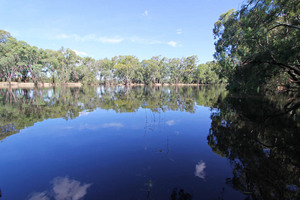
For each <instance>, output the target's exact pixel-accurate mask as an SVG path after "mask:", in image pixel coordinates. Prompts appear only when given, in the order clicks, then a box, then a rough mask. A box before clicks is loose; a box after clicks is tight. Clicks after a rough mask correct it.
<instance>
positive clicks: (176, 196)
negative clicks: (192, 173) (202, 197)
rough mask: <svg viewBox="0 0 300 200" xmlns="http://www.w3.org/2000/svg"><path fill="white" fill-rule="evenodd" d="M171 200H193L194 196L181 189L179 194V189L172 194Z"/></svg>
mask: <svg viewBox="0 0 300 200" xmlns="http://www.w3.org/2000/svg"><path fill="white" fill-rule="evenodd" d="M171 200H192V195H190V194H189V193H187V192H184V190H183V189H180V190H179V192H177V189H174V190H173V192H172V194H171Z"/></svg>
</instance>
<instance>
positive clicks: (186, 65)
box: [181, 55, 198, 83]
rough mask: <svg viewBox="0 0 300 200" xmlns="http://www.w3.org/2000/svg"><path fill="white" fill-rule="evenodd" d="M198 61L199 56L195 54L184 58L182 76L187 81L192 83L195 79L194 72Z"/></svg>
mask: <svg viewBox="0 0 300 200" xmlns="http://www.w3.org/2000/svg"><path fill="white" fill-rule="evenodd" d="M197 63H198V57H197V56H195V55H193V56H189V57H187V58H182V61H181V65H182V76H183V77H182V78H183V81H184V82H185V83H191V82H192V81H193V75H194V74H193V73H194V71H195V68H196V66H197Z"/></svg>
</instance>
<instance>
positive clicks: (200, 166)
mask: <svg viewBox="0 0 300 200" xmlns="http://www.w3.org/2000/svg"><path fill="white" fill-rule="evenodd" d="M205 168H206V165H205V162H203V161H202V160H201V161H200V162H199V163H198V164H197V165H196V168H195V176H197V177H199V178H201V179H205V172H204V169H205Z"/></svg>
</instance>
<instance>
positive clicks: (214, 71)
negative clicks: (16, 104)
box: [0, 30, 226, 86]
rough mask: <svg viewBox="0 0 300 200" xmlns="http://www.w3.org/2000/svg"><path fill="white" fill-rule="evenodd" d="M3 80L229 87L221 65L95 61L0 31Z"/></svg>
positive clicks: (155, 59)
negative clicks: (20, 39) (216, 85)
mask: <svg viewBox="0 0 300 200" xmlns="http://www.w3.org/2000/svg"><path fill="white" fill-rule="evenodd" d="M0 41H1V42H0V78H1V79H2V81H8V82H9V83H10V82H11V81H18V82H20V81H22V82H28V81H32V82H34V83H35V86H38V85H39V83H41V82H42V83H44V82H45V81H47V82H51V83H52V84H54V85H56V84H58V83H60V84H68V83H69V82H81V83H83V84H85V85H91V84H104V85H112V84H117V83H121V84H124V85H130V84H137V83H138V84H140V83H144V84H147V85H149V84H152V85H155V84H166V83H168V84H180V83H185V84H190V83H194V84H195V83H198V84H200V83H201V84H219V83H225V82H226V81H224V77H222V75H221V73H222V72H221V71H222V70H220V65H219V64H218V63H217V62H215V61H212V62H207V63H205V64H201V65H199V63H198V62H199V61H198V58H197V56H195V55H193V56H189V57H186V58H185V57H182V58H172V59H168V58H165V57H161V56H153V57H152V58H151V59H145V60H143V61H141V62H140V61H139V59H138V58H137V57H135V56H130V55H126V56H122V55H120V56H115V57H113V58H112V59H108V58H104V59H99V60H95V59H93V58H91V57H80V56H78V55H77V54H76V52H75V51H73V50H71V49H69V48H64V47H61V48H60V49H59V50H58V51H54V50H49V49H46V50H43V49H40V48H38V47H35V46H30V45H29V44H27V43H26V42H23V41H18V40H16V39H15V38H14V37H12V36H11V35H10V34H9V33H8V32H6V31H2V30H0Z"/></svg>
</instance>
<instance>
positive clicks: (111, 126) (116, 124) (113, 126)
mask: <svg viewBox="0 0 300 200" xmlns="http://www.w3.org/2000/svg"><path fill="white" fill-rule="evenodd" d="M102 127H103V128H122V127H124V124H122V123H106V124H103V125H102Z"/></svg>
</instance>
